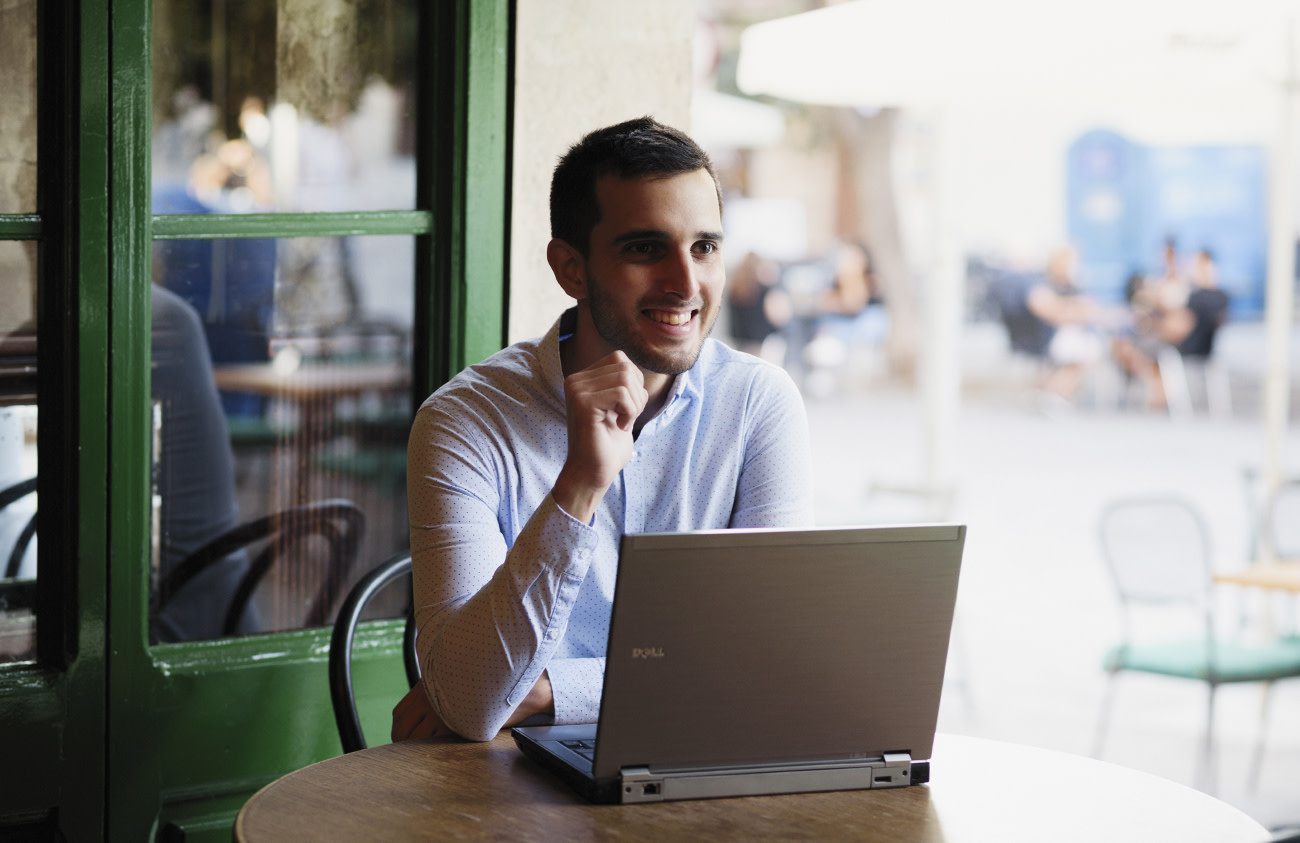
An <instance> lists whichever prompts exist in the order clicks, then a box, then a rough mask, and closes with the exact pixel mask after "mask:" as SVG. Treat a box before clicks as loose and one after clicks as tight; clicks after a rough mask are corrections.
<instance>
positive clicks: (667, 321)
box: [645, 310, 699, 325]
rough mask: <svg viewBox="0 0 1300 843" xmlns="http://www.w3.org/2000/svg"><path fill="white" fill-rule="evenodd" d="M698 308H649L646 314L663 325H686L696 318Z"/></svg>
mask: <svg viewBox="0 0 1300 843" xmlns="http://www.w3.org/2000/svg"><path fill="white" fill-rule="evenodd" d="M698 312H699V311H697V310H687V311H679V310H647V311H645V315H646V316H648V317H649V318H650V319H653V320H654V321H655V322H659V323H661V324H663V325H685V324H686V323H687V322H690V321H691V320H692V319H694V318H695V314H696V313H698Z"/></svg>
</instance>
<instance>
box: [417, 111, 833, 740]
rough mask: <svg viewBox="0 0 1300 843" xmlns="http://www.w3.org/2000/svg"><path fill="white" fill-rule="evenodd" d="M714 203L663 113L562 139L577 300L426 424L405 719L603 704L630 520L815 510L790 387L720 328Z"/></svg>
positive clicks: (559, 242)
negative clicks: (717, 331) (716, 336)
mask: <svg viewBox="0 0 1300 843" xmlns="http://www.w3.org/2000/svg"><path fill="white" fill-rule="evenodd" d="M721 204H722V199H721V193H720V190H719V187H718V181H717V177H716V175H715V173H714V169H713V165H712V163H711V162H710V160H709V158H708V156H707V155H706V154H705V153H704V151H703V150H701V149H700V148H699V147H698V146H697V145H696V144H695V143H694V142H693V141H691V140H690V139H689V138H688V137H686V136H685V135H684V134H682V133H681V132H679V131H677V130H676V129H672V128H669V127H667V126H664V125H661V124H659V123H657V122H655V121H654V120H653V119H651V118H649V117H645V118H640V119H637V120H632V121H628V122H625V123H620V124H618V125H614V126H610V127H607V128H604V129H600V130H597V131H594V132H592V133H590V134H588V135H587V136H586V137H584V138H583V139H582V140H581V141H580V142H579V143H578V144H576V145H575V146H574V147H572V148H571V149H570V150H569V151H568V152H567V153H566V154H565V155H564V156H563V158H562V159H561V160H560V163H559V164H558V166H557V167H556V169H555V171H554V173H553V177H552V183H551V199H550V210H551V234H552V238H553V239H552V240H551V241H550V243H549V244H548V245H547V249H546V258H547V261H548V263H549V264H550V267H551V270H552V272H553V273H554V275H555V279H556V281H557V282H558V283H559V285H560V287H561V288H562V289H563V290H564V291H565V293H567V294H568V295H569V296H571V297H572V298H574V299H575V300H576V302H577V304H576V306H575V307H573V308H571V309H569V310H567V311H565V312H564V313H563V314H562V315H561V316H560V318H559V319H558V320H557V321H556V322H555V324H554V325H553V326H552V327H551V329H550V331H549V332H548V333H547V334H546V335H545V336H544V337H542V338H540V339H535V340H529V341H526V342H520V343H517V344H515V345H512V346H510V347H509V348H507V349H505V350H503V351H501V352H498V353H496V354H494V355H493V356H491V357H489V358H488V359H487V360H485V361H484V362H482V363H480V364H477V365H473V366H470V367H469V368H467V369H465V370H464V371H462V372H461V373H460V374H459V375H457V376H456V377H455V378H453V379H452V380H451V381H450V382H448V383H447V384H446V385H444V386H443V387H441V388H440V389H438V390H437V391H436V392H435V393H434V394H433V395H432V396H430V397H429V398H428V399H427V400H426V401H425V402H424V404H423V405H422V407H421V408H420V410H419V412H418V414H417V416H416V419H415V423H414V425H413V426H412V430H411V437H410V445H409V451H408V472H407V473H408V497H409V510H410V521H411V553H412V562H413V569H414V570H413V576H414V600H415V613H416V623H417V627H418V638H417V642H418V643H417V650H418V653H419V660H420V665H421V668H422V671H423V677H422V679H421V681H420V683H418V684H417V685H416V687H415V688H413V689H412V690H411V692H410V693H408V694H407V695H406V696H405V697H404V698H403V699H402V700H401V701H400V702H399V703H398V704H397V706H396V707H395V708H394V711H393V729H392V737H393V739H394V740H403V739H408V738H417V737H427V736H437V735H450V734H458V735H461V736H463V737H466V738H470V739H473V740H489V739H491V738H492V737H493V736H494V735H495V734H496V733H497V732H498V731H499V730H500V729H501V728H502V727H504V726H509V725H514V724H517V723H520V722H523V721H525V720H530V721H532V722H553V723H557V724H565V723H588V722H594V721H595V720H596V717H597V714H598V713H599V704H600V695H601V686H602V677H603V671H604V658H605V646H606V638H607V635H608V629H609V617H610V609H611V600H612V596H613V589H614V577H615V574H616V571H617V565H618V549H619V541H620V537H621V536H622V535H623V534H624V533H627V532H633V533H635V532H644V531H682V530H692V529H705V528H726V527H778V526H781V527H807V526H811V525H812V523H813V518H812V484H811V477H810V472H809V460H810V453H811V446H810V443H809V435H808V425H807V418H806V415H805V411H804V407H803V404H802V402H801V400H800V397H799V393H798V390H797V389H796V388H795V385H794V383H793V381H792V380H791V379H790V377H789V376H788V375H787V374H786V373H785V372H784V371H783V370H781V369H780V368H778V367H776V366H774V365H772V364H769V363H766V362H764V361H762V360H760V359H758V358H756V357H753V356H751V355H748V354H744V353H743V352H740V351H737V350H735V349H732V348H730V347H728V346H726V345H724V344H723V343H721V342H719V341H717V340H713V339H709V332H710V329H711V328H712V327H713V324H714V321H715V319H716V318H717V316H718V313H719V309H720V307H721V306H722V302H723V287H724V281H725V279H724V274H725V273H724V267H723V259H722V252H721V249H722V242H723V232H722V216H721Z"/></svg>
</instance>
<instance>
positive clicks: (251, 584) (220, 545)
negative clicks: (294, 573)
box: [157, 499, 366, 635]
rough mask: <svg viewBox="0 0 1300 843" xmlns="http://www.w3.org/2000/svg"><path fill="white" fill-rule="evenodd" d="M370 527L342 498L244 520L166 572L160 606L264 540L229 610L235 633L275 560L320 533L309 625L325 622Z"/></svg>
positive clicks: (228, 625) (227, 626)
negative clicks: (317, 585) (317, 577)
mask: <svg viewBox="0 0 1300 843" xmlns="http://www.w3.org/2000/svg"><path fill="white" fill-rule="evenodd" d="M365 526H366V518H365V514H364V513H363V512H362V511H361V509H360V508H358V507H357V506H356V504H354V503H352V502H351V501H348V500H343V499H334V500H325V501H317V502H315V503H309V504H302V505H301V506H295V507H291V508H290V509H286V510H283V511H281V512H276V513H272V514H270V515H266V516H263V517H262V518H258V519H256V520H254V521H249V522H247V523H245V524H241V525H239V526H237V527H235V528H233V529H231V530H229V531H227V532H226V533H223V534H222V535H220V536H218V537H217V538H215V539H213V540H212V541H210V542H208V543H207V544H206V545H204V546H203V547H201V548H199V549H198V550H196V551H195V552H194V553H192V554H190V555H189V556H188V557H186V558H185V559H184V560H182V561H181V562H180V563H179V564H178V565H176V566H175V567H174V568H172V569H171V571H169V572H167V573H166V574H165V575H164V577H163V579H162V581H161V582H160V583H159V584H158V591H157V594H158V598H157V600H158V606H157V611H161V610H162V609H164V608H166V605H167V603H168V601H170V600H171V599H172V597H174V596H175V595H176V594H177V593H178V592H179V591H180V590H181V589H183V588H184V587H185V585H186V584H187V583H188V582H189V581H190V580H192V579H194V577H196V576H197V575H198V574H199V573H201V572H202V571H204V570H205V569H207V568H208V567H209V566H211V565H213V564H215V563H217V562H219V561H221V560H222V559H225V558H226V557H228V556H229V555H230V554H232V553H235V552H236V551H238V550H242V549H244V548H247V547H250V546H252V545H255V544H257V543H263V547H262V549H261V552H260V553H258V554H257V556H256V557H254V558H253V560H252V562H251V563H250V564H249V566H248V572H247V573H246V574H245V575H244V577H243V579H242V580H240V583H239V587H238V588H237V589H236V590H235V593H234V595H233V596H232V597H231V600H230V605H229V607H228V608H227V610H226V619H225V623H224V624H223V629H222V634H223V635H234V634H235V633H236V630H237V629H238V627H239V621H240V618H242V617H243V615H244V612H245V611H246V610H247V609H248V605H249V603H250V602H251V601H252V599H253V593H254V592H255V591H256V590H257V586H258V585H259V584H260V583H261V582H262V579H263V578H264V577H265V576H266V574H267V572H268V571H269V570H270V569H271V565H272V563H274V562H275V560H276V559H277V558H279V557H281V556H284V555H285V554H286V553H287V552H288V549H289V548H290V547H291V546H295V545H299V546H301V545H302V544H303V543H305V542H308V541H310V540H312V539H313V538H316V537H319V538H322V539H324V540H325V543H326V552H325V557H324V559H323V564H322V565H321V570H322V571H323V572H324V576H323V577H322V581H321V586H320V588H319V589H318V591H317V594H316V597H315V599H314V600H313V601H312V602H311V608H310V610H309V611H308V614H307V620H306V625H307V626H324V625H325V624H326V623H328V622H329V612H330V609H331V608H332V607H333V605H334V603H335V601H336V600H337V599H338V597H339V595H340V594H341V593H342V591H343V588H344V586H345V583H346V582H347V576H348V571H349V569H350V568H351V567H352V564H353V562H354V561H355V559H356V556H357V548H358V547H359V546H360V543H361V538H362V536H363V535H364V534H365Z"/></svg>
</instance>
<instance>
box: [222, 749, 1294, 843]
mask: <svg viewBox="0 0 1300 843" xmlns="http://www.w3.org/2000/svg"><path fill="white" fill-rule="evenodd" d="M932 761H933V763H932V766H931V779H932V781H931V782H930V784H928V785H921V786H917V787H909V788H898V789H890V790H871V791H846V792H837V793H807V794H797V795H789V796H759V797H744V798H737V799H711V800H700V801H691V802H665V803H658V804H649V805H591V804H589V803H587V802H585V801H583V800H581V799H580V798H579V797H577V796H576V795H575V794H574V793H573V792H572V791H570V790H568V789H567V788H566V787H565V786H564V785H563V784H562V783H560V782H559V781H558V780H557V779H554V778H552V777H551V776H550V775H549V774H548V773H547V772H546V771H545V770H543V769H542V768H540V767H539V766H537V765H536V764H534V763H533V762H531V761H529V760H527V759H525V758H524V757H523V756H522V755H521V754H520V753H519V751H518V750H517V749H516V748H515V745H514V742H513V740H512V739H511V738H510V736H509V733H507V732H503V733H502V734H501V735H499V736H497V738H496V739H494V740H492V741H491V742H489V743H480V744H475V743H465V742H461V741H447V740H428V741H411V742H408V743H402V744H392V745H385V746H378V747H374V748H372V749H367V750H363V751H361V752H355V753H352V754H350V755H344V756H340V757H338V758H331V759H330V760H328V761H322V762H320V763H319V764H314V765H312V766H310V767H306V768H304V769H302V770H298V771H297V772H294V773H290V774H289V775H287V776H285V777H283V778H281V779H279V780H277V781H275V782H272V783H271V784H269V785H267V786H266V787H265V788H263V789H262V790H260V791H259V792H258V793H256V794H255V795H254V796H253V797H252V799H250V800H249V801H248V803H247V804H246V805H245V806H244V808H243V810H242V811H240V813H239V818H238V819H237V820H236V822H235V839H236V840H237V841H243V842H244V843H260V842H261V841H291V840H312V841H333V840H339V841H345V840H346V841H357V840H398V841H400V840H446V839H450V840H456V839H465V840H480V839H510V840H548V841H550V840H611V839H617V840H620V841H642V840H644V841H651V840H653V841H662V840H687V839H689V840H860V841H889V843H900V841H907V842H908V843H910V842H911V841H945V843H961V841H980V843H984V842H985V841H999V843H1010V842H1011V841H1020V840H1024V841H1034V843H1043V841H1058V842H1059V841H1088V843H1097V842H1098V841H1105V843H1123V841H1130V840H1131V841H1142V843H1150V841H1153V840H1177V841H1180V843H1194V841H1206V843H1231V841H1241V843H1260V841H1266V840H1267V839H1268V836H1269V835H1268V832H1267V830H1266V829H1265V828H1264V827H1263V826H1261V825H1260V824H1259V823H1257V822H1255V821H1254V820H1252V819H1251V818H1250V817H1248V816H1246V815H1245V814H1243V813H1242V812H1241V811H1239V810H1237V809H1236V808H1234V807H1232V806H1231V805H1228V804H1226V803H1224V802H1220V801H1219V800H1217V799H1214V798H1213V797H1211V796H1208V795H1206V794H1204V793H1201V792H1199V791H1196V790H1193V789H1191V788H1189V787H1185V786H1183V785H1180V784H1176V783H1174V782H1171V781H1167V780H1165V779H1161V778H1157V777H1155V776H1151V775H1148V774H1146V773H1141V772H1138V771H1136V770H1130V769H1127V768H1124V767H1118V766H1115V765H1113V764H1107V763H1104V762H1101V761H1095V760H1093V759H1090V758H1084V757H1080V756H1075V755H1067V754H1064V753H1060V752H1053V751H1050V750H1043V749H1035V748H1032V747H1025V746H1018V745H1015V744H1007V743H1000V742H997V741H989V740H983V739H979V738H967V737H958V736H954V735H939V736H938V737H937V738H936V741H935V750H934V756H933V759H932Z"/></svg>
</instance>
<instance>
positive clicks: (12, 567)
mask: <svg viewBox="0 0 1300 843" xmlns="http://www.w3.org/2000/svg"><path fill="white" fill-rule="evenodd" d="M35 492H36V478H35V477H32V478H29V479H27V480H21V481H19V482H17V483H15V484H13V485H12V486H10V487H8V488H7V489H5V490H3V491H0V510H3V509H4V508H5V507H7V506H9V504H11V503H16V502H17V501H19V500H21V499H23V498H25V497H27V496H28V495H30V494H34V493H35ZM35 535H36V514H35V513H33V514H32V517H31V518H30V519H28V521H27V525H26V526H25V527H23V530H22V532H21V533H19V534H18V538H17V540H15V542H14V547H13V550H12V551H10V553H9V560H8V562H6V563H5V568H4V578H5V579H7V580H8V579H13V578H14V577H16V576H18V570H19V568H21V567H22V563H23V555H24V554H25V553H27V547H28V545H30V544H31V543H32V537H33V536H35Z"/></svg>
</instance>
